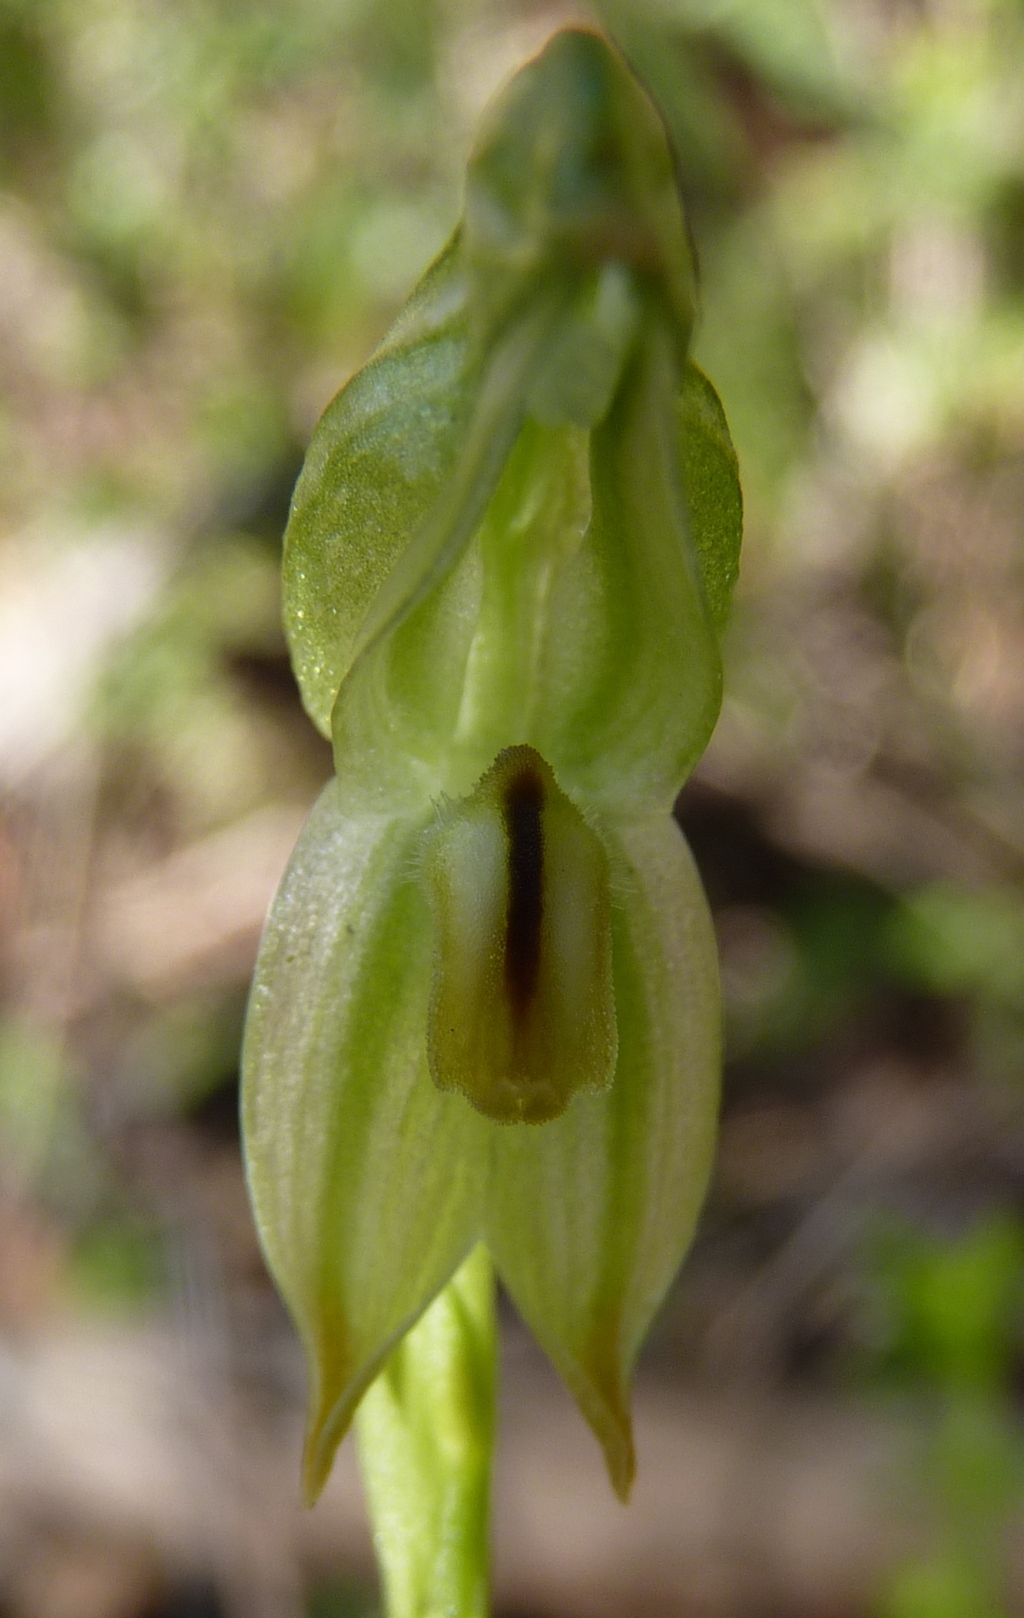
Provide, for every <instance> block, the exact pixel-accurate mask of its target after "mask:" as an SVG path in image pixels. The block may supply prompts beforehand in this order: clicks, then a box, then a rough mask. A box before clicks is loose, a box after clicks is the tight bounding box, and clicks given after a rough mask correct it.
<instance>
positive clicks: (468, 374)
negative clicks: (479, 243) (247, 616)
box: [283, 238, 477, 736]
mask: <svg viewBox="0 0 1024 1618" xmlns="http://www.w3.org/2000/svg"><path fill="white" fill-rule="evenodd" d="M476 381H477V377H476V367H475V366H474V364H473V362H472V360H471V357H470V355H469V351H468V330H467V321H466V296H465V279H464V274H463V270H462V264H461V258H460V255H459V251H458V240H457V238H456V239H455V240H454V241H453V242H452V243H451V244H450V245H449V246H448V248H447V249H446V250H445V252H444V253H443V254H442V256H441V257H440V258H439V259H438V260H437V262H436V264H434V265H433V266H432V267H431V268H430V269H429V270H428V271H427V273H426V275H425V276H424V277H423V280H422V281H421V282H420V284H419V286H418V287H417V288H416V290H415V291H414V293H413V295H412V297H411V299H410V300H409V303H408V304H407V305H406V307H405V309H404V310H403V311H402V313H401V315H400V316H399V318H398V320H397V321H396V323H395V325H394V327H393V328H392V330H391V331H390V332H389V333H388V335H387V337H386V338H385V339H384V342H383V343H382V345H381V347H380V348H379V349H378V351H377V353H376V354H375V355H374V357H373V359H372V360H371V361H370V362H369V364H368V365H366V366H364V368H363V369H362V370H361V371H359V372H358V373H357V374H356V375H355V376H354V377H353V378H352V380H351V381H350V382H349V383H348V384H347V386H346V387H344V388H343V389H342V391H341V392H340V393H339V394H338V396H337V398H336V399H334V400H333V401H332V402H331V404H330V405H329V406H328V407H327V410H326V411H325V412H324V415H323V417H322V418H321V420H320V422H319V425H318V426H317V429H316V432H315V433H314V434H313V439H312V442H311V444H310V446H309V450H308V453H307V455H306V461H305V465H304V466H303V469H302V475H301V477H300V478H299V481H298V484H297V485H296V489H295V494H294V496H293V498H292V509H291V515H290V517H289V520H288V528H287V532H286V534H285V554H284V569H283V587H284V619H285V628H286V630H287V633H288V644H289V647H290V649H291V654H292V662H293V665H294V667H295V673H296V678H297V679H298V682H299V688H300V690H301V692H302V700H303V702H304V703H305V705H306V708H307V710H308V712H309V714H310V717H311V718H312V720H313V722H314V724H315V725H316V726H317V728H318V729H319V730H321V731H322V732H323V734H324V735H325V736H329V735H330V733H331V709H332V708H333V706H334V701H335V698H336V696H337V694H338V687H339V686H340V685H341V682H342V679H343V678H344V675H345V672H346V670H347V668H348V666H349V664H350V662H351V660H352V653H353V648H354V646H355V641H356V636H357V634H358V631H359V627H360V625H361V623H362V622H363V619H364V618H365V615H366V611H367V609H368V607H369V605H370V603H371V601H372V600H373V598H374V596H375V595H376V594H377V591H378V590H379V588H380V586H381V584H382V583H383V582H384V580H385V578H386V577H387V575H388V574H389V572H390V571H391V569H392V567H393V566H394V564H395V561H396V559H397V558H398V557H399V556H400V555H401V554H402V552H403V550H404V549H405V547H406V545H407V544H408V543H409V540H410V539H411V538H412V535H413V534H414V533H415V531H416V529H417V528H418V527H419V525H420V523H421V522H422V521H423V518H424V517H425V515H426V513H427V511H428V510H429V509H430V507H431V505H432V504H433V502H434V500H435V499H436V497H437V494H438V491H439V489H440V488H441V486H442V484H443V483H444V481H445V479H446V478H447V477H448V475H449V473H450V472H451V469H452V467H453V465H454V463H455V459H456V456H457V454H458V451H459V448H460V445H461V443H462V439H463V436H464V433H465V429H466V424H467V422H468V421H469V417H470V414H471V411H472V404H473V398H474V394H475V388H476Z"/></svg>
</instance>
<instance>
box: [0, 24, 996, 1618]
mask: <svg viewBox="0 0 1024 1618" xmlns="http://www.w3.org/2000/svg"><path fill="white" fill-rule="evenodd" d="M581 18H582V19H586V18H590V20H592V21H594V20H597V21H600V22H602V23H603V24H604V25H605V26H606V27H608V28H609V29H611V30H612V31H613V32H614V33H615V35H616V37H617V38H618V39H619V41H620V43H621V44H622V45H623V47H624V49H626V50H627V52H628V53H629V55H630V56H631V58H632V60H633V62H634V64H635V65H636V67H637V69H638V71H639V72H640V73H641V75H642V76H643V77H644V78H645V79H646V81H647V83H648V85H649V86H650V88H651V89H652V91H653V92H654V94H655V95H656V97H657V99H658V100H659V102H660V104H661V106H662V109H663V111H664V114H665V116H666V119H667V120H668V122H669V125H670V127H671V130H672V133H673V136H674V139H675V142H676V146H677V148H678V155H679V167H680V174H681V178H682V184H683V188H684V192H685V195H686V200H687V204H688V208H689V213H690V219H691V222H692V228H693V233H694V237H695V241H696V244H697V250H698V254H699V259H700V270H701V284H702V301H703V315H702V322H701V326H700V331H699V337H698V344H697V357H698V359H699V360H700V361H701V363H702V364H703V365H704V366H705V368H706V369H707V371H708V372H709V374H710V375H711V377H712V378H713V379H714V381H715V383H716V385H717V386H718V388H719V390H720V392H721V394H722V397H723V399H724V403H725V406H726V410H727V412H728V415H729V419H730V422H731V425H732V429H733V433H734V436H735V439H736V443H737V447H738V451H739V455H740V462H741V469H742V475H743V483H744V489H745V495H746V503H747V529H746V540H745V548H744V562H743V571H742V579H741V585H740V590H739V594H738V599H737V603H736V607H735V611H734V615H733V620H732V625H731V629H730V632H729V638H728V643H727V648H726V655H727V671H728V672H727V696H726V702H725V707H724V711H723V715H722V720H721V723H720V725H719V728H718V731H717V734H716V736H715V739H714V741H713V743H712V745H711V747H710V749H709V751H708V754H707V756H706V758H705V760H704V762H703V763H702V765H701V767H700V769H699V770H698V772H697V775H696V777H695V778H694V779H693V780H692V781H691V782H690V783H689V784H688V786H687V787H686V789H685V791H684V793H683V795H682V798H681V800H680V803H679V809H678V813H679V817H680V821H681V824H682V825H683V827H684V829H685V830H686V832H687V835H688V836H689V838H690V839H691V842H692V844H693V846H694V849H695V851H696V854H697V857H698V860H699V863H700V866H701V869H702V872H703V874H704V878H705V881H706V884H707V887H708V891H709V894H710V897H711V900H712V904H713V907H714V910H715V915H716V921H717V926H718V932H719V938H720V943H721V951H722V966H723V976H724V985H725V999H726V1016H727V1055H728V1060H727V1067H726V1074H725V1092H724V1108H723V1123H722V1137H721V1151H720V1156H719V1160H718V1168H717V1174H716V1179H715V1183H714V1187H713V1190H712V1194H711V1197H710V1199H709V1202H708V1206H707V1209H706V1211H705V1215H704V1218H703V1221H702V1224H701V1229H700V1233H699V1237H698V1240H697V1243H696V1246H695V1248H694V1251H693V1254H692V1256H691V1258H690V1260H689V1261H688V1263H687V1265H686V1267H685V1269H684V1272H683V1274H682V1276H681V1277H680V1280H679V1282H678V1284H677V1286H676V1287H675V1289H674V1290H673V1292H672V1294H671V1296H670V1297H669V1299H668V1301H667V1303H666V1305H665V1308H664V1310H663V1312H662V1314H661V1316H660V1319H659V1321H658V1324H657V1327H656V1330H655V1332H654V1334H653V1336H652V1339H651V1342H650V1344H649V1346H648V1349H647V1351H646V1354H645V1357H644V1360H643V1364H642V1368H641V1372H640V1377H639V1391H638V1398H637V1420H638V1438H639V1452H640V1481H639V1485H638V1488H637V1491H636V1496H635V1499H634V1503H633V1504H632V1505H631V1507H630V1508H629V1509H628V1510H627V1511H623V1510H622V1509H621V1508H620V1507H619V1506H618V1505H617V1504H616V1502H615V1501H614V1499H613V1498H612V1496H611V1493H610V1491H609V1489H608V1487H607V1484H606V1482H605V1480H604V1477H603V1474H602V1471H601V1466H600V1462H599V1459H598V1456H597V1452H596V1447H595V1446H594V1444H593V1441H592V1440H591V1438H590V1436H589V1434H588V1433H587V1432H586V1431H585V1430H584V1429H583V1427H582V1424H581V1422H580V1420H579V1418H578V1416H577V1415H576V1413H575V1410H574V1408H573V1406H572V1404H571V1402H570V1400H569V1398H568V1396H567V1395H566V1394H565V1393H564V1392H563V1391H562V1390H561V1389H560V1388H559V1386H558V1384H557V1383H556V1381H555V1378H554V1376H553V1373H551V1372H550V1371H549V1370H548V1369H547V1367H546V1366H545V1364H544V1362H543V1361H542V1360H541V1358H540V1356H539V1354H538V1353H537V1351H536V1350H535V1349H534V1348H533V1346H532V1345H531V1343H530V1341H529V1340H528V1338H527V1337H526V1336H525V1333H524V1332H523V1330H522V1328H521V1327H520V1326H519V1325H518V1323H517V1322H516V1320H515V1318H514V1316H513V1315H512V1313H511V1311H506V1316H507V1318H506V1319H505V1322H504V1325H505V1338H504V1341H505V1350H504V1360H505V1364H504V1391H503V1427H502V1439H501V1455H500V1462H499V1472H498V1483H497V1509H496V1517H497V1528H496V1538H497V1603H496V1604H497V1612H498V1615H499V1618H861V1615H863V1618H869V1615H871V1618H1012V1615H1014V1614H1024V1537H1022V1532H1021V1530H1022V1527H1024V1431H1022V1426H1021V1415H1022V1400H1024V1295H1022V1285H1021V1278H1022V1269H1024V793H1022V787H1024V4H1022V3H1021V0H832V4H831V5H821V6H819V5H815V4H812V3H811V0H607V3H605V4H603V5H599V6H595V7H594V8H592V9H590V10H588V9H587V8H586V7H579V6H577V7H562V6H556V5H550V4H546V3H543V0H535V3H534V0H0V794H2V801H0V979H2V1005H0V1618H222V1615H223V1618H243V1615H244V1618H305V1615H310V1618H371V1615H372V1614H374V1613H375V1612H376V1611H377V1607H376V1596H375V1592H374V1573H373V1560H372V1553H371V1548H370V1541H369V1537H368V1531H367V1527H366V1523H365V1518H364V1515H363V1509H362V1506H361V1503H360V1494H359V1488H358V1482H357V1479H356V1474H355V1468H354V1461H353V1457H352V1454H351V1452H350V1446H348V1445H347V1446H346V1448H345V1450H344V1452H343V1454H342V1458H341V1461H340V1463H339V1466H338V1469H337V1473H336V1476H335V1479H334V1481H333V1482H332V1485H331V1487H330V1489H329V1491H328V1493H327V1496H326V1497H325V1499H324V1501H323V1502H322V1503H321V1505H320V1506H319V1507H318V1508H317V1510H316V1511H314V1512H313V1513H304V1512H302V1511H301V1510H300V1509H299V1506H298V1447H299V1434H300V1427H301V1413H302V1400H303V1391H304V1390H303V1372H302V1367H301V1364H300V1362H299V1356H298V1352H297V1348H296V1344H295V1341H294V1338H293V1336H292V1333H291V1330H290V1328H289V1326H288V1323H287V1321H286V1319H285V1317H284V1315H283V1312H282V1310H281V1308H280V1306H279V1304H278V1302H277V1300H276V1298H275V1296H274V1293H273V1291H272V1289H271V1287H270V1284H269V1282H268V1280H267V1277H266V1275H265V1272H264V1270H263V1267H262V1263H261V1259H260V1256H259V1252H258V1248H257V1245H256V1240H255V1236H254V1233H253V1229H252V1226H251V1223H250V1219H249V1215H248V1210H247V1205H246V1200H245V1192H244V1187H243V1182H242V1176H241V1170H240V1163H239V1146H238V1131H237V1124H236V1108H237V1056H238V1042H239V1032H240V1027H241V1020H242V1016H243V1011H244V1004H245V993H246V985H247V979H248V975H249V972H250V970H251V967H252V962H253V958H254V953H255V948H256V943H257V939H258V935H259V929H260V925H261V922H262V918H263V915H264V912H265V909H266V906H267V903H268V901H269V899H270V896H271V893H272V891H273V888H274V885H275V883H276V881H277V878H278V876H279V874H280V872H281V869H282V867H283V864H284V861H285V859H286V857H287V855H288V852H289V850H290V847H291V844H292V842H293V840H294V837H295V835H296V833H297V831H298V828H299V826H300V824H301V822H302V819H303V816H304V814H305V812H306V809H307V808H308V806H309V804H310V802H311V800H312V798H313V796H314V795H315V793H316V791H317V790H318V787H319V785H320V784H321V783H322V782H323V781H324V779H325V778H326V776H327V774H328V771H329V768H330V760H329V755H328V750H327V748H326V746H325V745H324V744H323V743H322V742H321V741H320V739H319V738H318V737H317V735H316V734H315V733H314V731H313V729H312V727H311V725H310V724H309V723H308V721H307V720H306V719H305V718H304V716H303V714H302V712H301V709H300V707H299V703H298V700H297V696H296V691H295V687H294V684H293V681H292V678H291V674H290V670H289V666H288V661H287V657H286V653H285V647H284V643H283V640H282V636H281V630H280V627H279V596H278V566H279V558H280V537H281V530H282V527H283V523H284V519H285V515H286V511H287V505H288V499H289V495H290V491H291V487H292V484H293V481H294V479H295V476H296V474H297V471H298V468H299V465H300V463H301V456H302V451H303V446H304V445H305V443H306V442H307V440H308V437H309V435H310V432H311V430H312V428H313V425H314V423H315V421H316V419H317V417H318V415H319V413H320V411H321V410H322V408H323V407H324V405H325V404H326V403H327V401H328V399H329V398H330V397H331V396H332V394H333V393H334V392H335V391H336V389H337V388H338V387H339V386H340V385H341V384H342V383H343V382H344V381H345V379H346V377H347V376H348V375H350V374H351V372H352V370H353V369H354V368H356V367H357V366H358V365H359V364H361V363H362V361H363V360H364V359H365V358H366V356H367V355H368V353H369V351H370V349H371V348H372V346H373V344H374V343H375V342H376V341H377V340H378V338H379V337H380V336H381V335H382V333H383V332H384V330H385V328H386V326H387V324H388V322H389V320H390V319H391V317H392V316H393V314H394V313H395V311H396V309H397V308H398V306H399V304H400V302H401V301H402V299H403V298H404V296H405V295H406V293H407V292H408V291H409V289H410V287H411V286H412V285H413V283H414V282H415V280H416V279H417V277H418V276H419V274H420V273H421V271H422V270H423V268H424V267H425V266H426V264H427V263H428V262H429V260H430V259H431V257H432V256H433V255H434V254H435V253H436V252H437V250H438V249H439V248H440V246H441V244H442V243H443V242H444V240H445V238H446V236H447V234H448V232H449V231H450V229H451V228H452V226H453V223H454V221H455V220H456V218H457V215H458V209H459V180H460V174H461V170H462V166H463V163H464V160H465V156H466V152H467V148H468V145H469V141H470V138H471V133H472V130H473V127H474V124H475V121H476V119H477V117H478V115H479V112H480V110H481V108H482V106H483V104H484V102H485V101H486V99H487V98H488V96H489V95H490V94H491V93H492V92H493V90H494V89H495V87H496V86H497V85H498V84H499V83H500V82H501V81H502V79H503V78H504V77H505V76H506V75H507V74H508V73H509V72H511V71H512V70H513V69H514V68H515V67H517V66H518V65H519V64H520V62H521V61H522V60H524V58H525V57H527V56H528V55H529V54H531V53H532V52H533V51H534V50H536V49H537V48H539V46H540V45H541V44H542V43H543V41H544V40H545V39H546V38H547V36H548V35H549V34H550V32H551V31H552V30H553V29H554V28H555V27H556V26H558V24H559V23H561V22H564V21H567V20H574V19H581Z"/></svg>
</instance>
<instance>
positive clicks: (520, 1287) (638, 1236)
mask: <svg viewBox="0 0 1024 1618" xmlns="http://www.w3.org/2000/svg"><path fill="white" fill-rule="evenodd" d="M602 830H603V834H604V837H605V841H606V843H607V845H608V847H609V851H610V856H611V860H612V867H613V870H614V872H615V877H614V883H613V909H612V940H613V975H614V984H615V1006H616V1015H617V1018H618V1027H619V1047H618V1062H617V1065H616V1069H615V1077H614V1080H613V1083H612V1085H611V1087H610V1089H608V1090H607V1091H605V1092H604V1093H602V1094H600V1095H579V1096H577V1097H576V1099H575V1100H574V1102H573V1104H572V1106H571V1107H570V1109H569V1111H568V1112H567V1113H565V1114H564V1116H563V1117H561V1118H557V1119H555V1120H554V1122H552V1123H549V1124H545V1125H544V1126H543V1127H541V1128H537V1129H524V1128H516V1129H506V1130H504V1131H503V1132H502V1133H501V1135H500V1136H499V1137H498V1139H497V1141H496V1144H495V1147H494V1174H493V1179H492V1183H491V1189H490V1193H489V1197H488V1205H487V1223H486V1235H487V1243H488V1246H489V1247H490V1249H491V1252H492V1253H493V1255H494V1260H495V1263H496V1264H497V1267H498V1271H499V1274H500V1275H501V1278H502V1280H503V1281H504V1282H505V1284H506V1286H507V1287H508V1289H509V1291H510V1293H511V1294H512V1297H513V1299H514V1300H515V1303H516V1306H517V1308H518V1309H519V1310H520V1312H521V1313H522V1315H523V1317H524V1319H525V1320H526V1322H527V1323H528V1325H529V1326H530V1327H531V1329H532V1330H533V1332H534V1333H535V1335H536V1337H537V1339H538V1341H539V1342H540V1343H541V1344H542V1346H543V1347H544V1349H545V1350H546V1351H547V1353H548V1354H549V1356H550V1357H551V1359H552V1360H553V1362H554V1364H555V1365H556V1366H557V1368H558V1370H559V1371H560V1372H561V1374H562V1376H563V1377H564V1378H565V1380H566V1382H567V1383H568V1385H569V1387H570V1389H571V1390H572V1392H573V1394H574V1395H575V1397H576V1400H577V1402H578V1404H579V1406H580V1409H581V1411H582V1413H583V1415H584V1416H585V1417H586V1419H587V1421H588V1422H589V1423H590V1425H591V1427H592V1428H593V1430H594V1432H595V1434H596V1436H597V1438H598V1439H599V1441H600V1443H601V1444H602V1446H603V1448H604V1452H605V1457H606V1460H607V1463H608V1470H609V1473H610V1475H611V1479H612V1482H613V1484H614V1486H615V1488H616V1490H617V1491H618V1493H619V1494H620V1495H621V1496H622V1497H623V1498H625V1497H626V1495H627V1494H628V1492H629V1487H630V1483H631V1480H632V1476H633V1469H634V1458H633V1441H632V1431H631V1423H630V1415H629V1382H630V1375H631V1371H632V1367H633V1362H634V1360H635V1357H636V1354H637V1352H638V1349H639V1347H640V1343H641V1341H642V1339H643V1336H644V1333H645V1332H646V1330H647V1327H648V1325H649V1324H650V1321H651V1317H652V1315H653V1314H654V1311H655V1309H656V1308H657V1307H658V1304H659V1303H660V1301H661V1299H662V1297H663V1296H664V1293H665V1290H666V1288H667V1287H668V1285H669V1283H670V1282H671V1280H672V1277H673V1276H674V1275H675V1272H676V1270H677V1269H678V1267H679V1264H680V1262H681V1260H682V1257H683V1254H684V1253H685V1252H686V1249H687V1247H688V1246H689V1243H690V1239H691V1237H692V1234H693V1226H694V1222H695V1220H696V1217H697V1212H698V1210H699V1208H700V1204H701V1200H702V1198H703V1195H704V1189H705V1186H706V1183H707V1177H708V1171H709V1168H710V1163H711V1155H712V1150H713V1146H714V1136H715V1125H716V1119H717V1106H718V1073H719V1061H720V1031H719V1021H720V1018H719V995H718V969H717V959H716V954H715V941H714V933H713V931H712V927H711V919H710V916H709V914H708V908H707V901H706V900H705V898H704V893H703V890H702V888H701V885H700V879H699V877H698V875H697V872H696V869H695V867H694V864H693V860H692V857H691V855H690V852H689V849H688V848H687V846H686V843H685V841H684V840H683V838H682V836H681V835H680V833H679V830H678V828H677V827H676V826H675V825H674V823H673V822H672V821H671V820H669V819H668V818H661V817H659V818H655V819H648V820H641V821H627V822H624V823H618V824H614V825H604V826H603V827H602Z"/></svg>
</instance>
